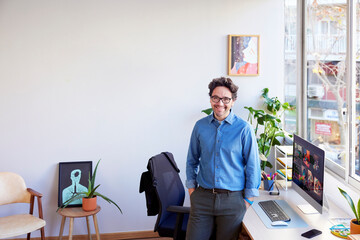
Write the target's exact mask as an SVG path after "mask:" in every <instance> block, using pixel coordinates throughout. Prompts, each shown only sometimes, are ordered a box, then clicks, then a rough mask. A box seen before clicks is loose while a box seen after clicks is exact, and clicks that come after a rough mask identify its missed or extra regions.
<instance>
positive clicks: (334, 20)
mask: <svg viewBox="0 0 360 240" xmlns="http://www.w3.org/2000/svg"><path fill="white" fill-rule="evenodd" d="M349 2H350V1H349ZM359 2H360V0H355V1H353V2H352V3H351V4H352V7H353V8H355V11H354V12H356V13H355V17H354V18H353V20H351V22H348V21H349V20H348V7H349V6H348V1H347V0H303V1H299V0H285V55H284V58H285V100H286V101H289V102H290V103H292V104H294V102H296V101H301V100H299V97H298V99H297V98H296V92H297V91H296V89H297V88H302V90H303V91H302V92H303V93H304V95H305V99H303V101H302V103H303V105H305V109H304V111H303V112H301V114H305V116H302V117H303V118H302V119H304V121H303V123H301V126H299V123H296V119H299V116H292V115H290V114H286V115H285V126H284V128H285V129H286V130H287V131H289V132H290V133H293V132H295V133H296V132H298V131H299V129H301V133H303V135H304V136H303V137H305V138H306V139H307V140H308V141H310V142H312V143H314V144H315V145H317V146H319V147H321V148H323V149H324V150H325V152H326V158H327V163H326V166H328V167H330V168H331V169H332V170H333V171H335V172H337V173H340V172H343V173H344V172H346V171H345V169H346V168H348V167H349V166H346V163H347V161H346V159H347V158H348V159H349V160H350V161H349V162H352V166H353V167H352V169H354V171H353V172H352V173H353V175H354V177H357V176H356V175H358V176H360V169H359V167H360V166H359V136H360V134H359V128H358V125H359V124H358V123H359V122H360V86H359V73H360V71H359V69H360V52H359V49H360V37H359V36H360V35H359V25H360V24H359V22H360V10H359V9H360V3H359ZM300 4H301V6H298V5H300ZM299 8H300V9H302V11H299V10H298V9H299ZM302 12H303V13H304V14H303V16H304V21H301V22H302V23H304V24H305V25H304V26H303V28H299V29H303V31H293V29H294V26H296V24H299V20H298V19H299V18H298V16H299V13H302ZM353 25H355V31H354V33H353V34H354V35H356V36H355V37H354V38H353V39H355V40H354V41H349V40H348V37H347V33H348V32H350V30H349V29H350V26H353ZM299 32H301V33H302V34H304V37H303V40H304V43H305V44H304V45H303V47H301V48H300V51H299V46H298V45H297V44H296V39H297V35H296V34H299ZM348 44H351V45H352V47H353V48H354V52H355V56H354V57H353V58H352V61H353V62H354V64H355V65H354V66H355V71H354V72H355V73H354V74H353V76H348V75H349V72H348V64H347V63H348V62H347V57H350V56H351V55H349V52H348V51H349V50H348V49H349V46H348ZM299 52H300V53H302V54H299ZM299 55H302V56H303V57H304V59H303V61H302V62H303V63H304V65H303V68H301V67H299V66H301V65H299V62H296V61H299ZM300 71H303V72H302V74H299V73H300ZM355 75H356V76H355ZM299 78H300V79H301V80H300V81H299V80H298V79H299ZM299 83H300V84H299ZM349 89H352V91H353V94H352V95H351V94H349V91H350V90H349ZM296 99H297V100H296ZM300 104H301V103H300ZM349 105H351V106H352V108H354V109H355V111H353V112H349ZM297 106H299V102H298V104H297ZM298 113H299V112H298ZM352 115H355V116H354V118H351V117H353V116H352ZM349 119H354V121H351V120H349ZM349 124H352V127H351V128H349ZM349 129H350V130H351V129H352V132H349ZM350 153H351V154H350ZM351 158H352V159H353V161H351V160H352V159H351ZM359 180H360V178H359Z"/></svg>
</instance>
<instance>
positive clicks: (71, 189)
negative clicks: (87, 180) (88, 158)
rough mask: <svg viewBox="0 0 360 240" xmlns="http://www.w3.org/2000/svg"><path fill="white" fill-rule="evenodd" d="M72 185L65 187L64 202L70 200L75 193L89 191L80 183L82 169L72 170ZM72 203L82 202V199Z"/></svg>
mask: <svg viewBox="0 0 360 240" xmlns="http://www.w3.org/2000/svg"><path fill="white" fill-rule="evenodd" d="M70 179H71V185H70V186H68V187H67V188H65V189H64V190H63V192H62V202H63V203H65V202H66V201H67V200H69V199H70V198H71V197H72V196H74V194H75V193H78V192H87V188H86V187H84V186H83V185H81V184H80V179H81V170H80V169H75V170H73V171H71V174H70ZM71 204H82V199H77V200H75V201H73V202H71Z"/></svg>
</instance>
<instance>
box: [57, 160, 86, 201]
mask: <svg viewBox="0 0 360 240" xmlns="http://www.w3.org/2000/svg"><path fill="white" fill-rule="evenodd" d="M89 176H90V177H92V162H91V161H78V162H60V163H59V188H58V207H60V206H62V205H63V204H64V203H65V202H66V201H67V200H69V199H70V198H71V197H72V196H73V195H74V194H75V193H77V192H84V191H85V192H87V189H88V188H87V186H88V181H89ZM80 206H82V199H78V200H75V201H73V202H71V203H70V204H69V205H68V207H80Z"/></svg>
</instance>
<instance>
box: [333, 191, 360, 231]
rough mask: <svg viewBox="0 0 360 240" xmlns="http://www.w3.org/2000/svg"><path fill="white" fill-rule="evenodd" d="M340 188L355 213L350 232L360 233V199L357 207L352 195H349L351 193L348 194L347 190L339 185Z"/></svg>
mask: <svg viewBox="0 0 360 240" xmlns="http://www.w3.org/2000/svg"><path fill="white" fill-rule="evenodd" d="M338 189H339V191H340V193H341V194H342V195H343V196H344V198H345V199H346V200H347V202H348V203H349V205H350V208H351V210H352V211H353V213H354V214H355V218H354V219H352V220H351V221H350V233H351V234H360V199H359V201H358V204H357V209H356V206H355V204H354V202H353V200H352V199H351V197H350V196H349V194H347V192H345V191H344V190H342V189H341V188H339V187H338Z"/></svg>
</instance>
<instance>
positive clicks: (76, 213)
mask: <svg viewBox="0 0 360 240" xmlns="http://www.w3.org/2000/svg"><path fill="white" fill-rule="evenodd" d="M100 209H101V208H100V206H97V207H96V209H95V210H94V211H90V212H86V211H84V210H83V209H82V208H81V207H75V208H71V207H69V208H62V209H60V210H59V211H58V213H59V214H60V215H61V216H63V217H62V220H61V227H60V234H59V240H61V238H62V235H63V232H64V225H65V219H66V218H67V217H68V218H70V226H69V240H72V232H73V227H74V218H81V217H86V225H87V229H88V235H89V239H90V240H91V233H90V225H89V216H91V215H92V216H93V219H94V226H95V232H96V239H97V240H100V234H99V227H98V223H97V218H96V214H97V213H98V212H99V211H100Z"/></svg>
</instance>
